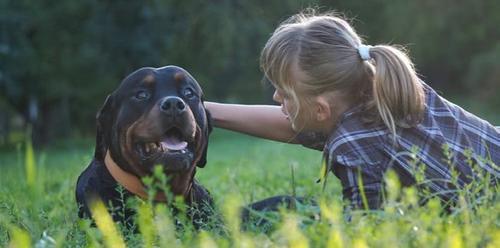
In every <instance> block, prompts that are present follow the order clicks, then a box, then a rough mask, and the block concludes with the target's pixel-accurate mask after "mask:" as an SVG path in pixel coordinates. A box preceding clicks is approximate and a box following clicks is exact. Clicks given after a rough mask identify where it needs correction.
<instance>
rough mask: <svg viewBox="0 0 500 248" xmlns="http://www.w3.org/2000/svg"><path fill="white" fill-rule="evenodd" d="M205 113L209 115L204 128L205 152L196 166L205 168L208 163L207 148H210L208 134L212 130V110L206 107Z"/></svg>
mask: <svg viewBox="0 0 500 248" xmlns="http://www.w3.org/2000/svg"><path fill="white" fill-rule="evenodd" d="M204 110H205V115H206V117H207V126H206V128H205V130H203V136H204V137H203V149H202V151H203V153H202V155H201V157H200V159H199V160H198V163H196V166H198V167H200V168H203V167H205V165H206V164H207V150H208V136H210V133H211V132H212V116H211V115H210V112H208V110H207V109H205V108H204Z"/></svg>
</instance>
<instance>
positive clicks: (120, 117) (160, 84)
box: [95, 66, 211, 177]
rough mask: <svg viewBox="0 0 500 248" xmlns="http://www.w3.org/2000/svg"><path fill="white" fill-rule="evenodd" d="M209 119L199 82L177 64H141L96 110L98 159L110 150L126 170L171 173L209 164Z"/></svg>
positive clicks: (143, 173)
mask: <svg viewBox="0 0 500 248" xmlns="http://www.w3.org/2000/svg"><path fill="white" fill-rule="evenodd" d="M210 131H211V125H210V117H209V116H208V112H206V110H205V108H204V106H203V92H202V90H201V88H200V86H199V85H198V83H197V82H196V80H195V79H194V78H193V77H192V76H191V75H190V74H189V73H188V72H187V71H185V70H184V69H182V68H180V67H177V66H165V67H162V68H141V69H139V70H137V71H135V72H133V73H132V74H130V75H128V76H127V77H126V78H125V79H124V80H123V81H122V83H121V85H120V86H119V87H118V88H117V89H116V90H115V91H114V92H113V93H112V94H111V95H109V96H108V97H107V99H106V101H105V103H104V105H103V107H102V108H101V110H100V111H99V112H98V114H97V144H96V150H95V158H96V159H99V160H103V159H104V156H105V153H106V151H107V150H109V151H110V152H111V156H112V158H113V160H114V161H115V162H116V163H117V164H118V165H119V166H120V167H121V168H122V169H124V170H125V171H127V172H129V173H132V174H134V175H136V176H138V177H143V176H146V175H150V174H151V173H152V171H153V168H154V167H155V166H156V165H161V166H162V167H163V170H164V172H165V173H166V174H167V175H168V174H172V175H176V174H186V173H188V174H189V173H190V172H192V171H193V170H194V164H196V165H197V166H199V167H203V166H204V165H205V163H206V155H207V154H206V153H207V143H208V135H209V133H210Z"/></svg>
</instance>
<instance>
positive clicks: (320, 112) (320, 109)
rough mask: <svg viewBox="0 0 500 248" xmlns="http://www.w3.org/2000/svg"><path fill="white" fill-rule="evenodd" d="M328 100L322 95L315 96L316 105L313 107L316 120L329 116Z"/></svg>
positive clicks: (330, 112)
mask: <svg viewBox="0 0 500 248" xmlns="http://www.w3.org/2000/svg"><path fill="white" fill-rule="evenodd" d="M331 110H332V109H331V106H330V103H329V102H328V100H327V99H326V98H325V97H323V96H318V97H316V106H315V109H314V117H315V118H316V121H325V120H328V119H330V118H331V116H332V111H331Z"/></svg>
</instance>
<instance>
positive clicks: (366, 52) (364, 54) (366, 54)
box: [358, 44, 372, 61]
mask: <svg viewBox="0 0 500 248" xmlns="http://www.w3.org/2000/svg"><path fill="white" fill-rule="evenodd" d="M370 48H372V46H370V45H363V44H361V45H359V46H358V53H359V56H360V57H361V59H362V60H363V61H365V60H370V59H372V57H371V56H370Z"/></svg>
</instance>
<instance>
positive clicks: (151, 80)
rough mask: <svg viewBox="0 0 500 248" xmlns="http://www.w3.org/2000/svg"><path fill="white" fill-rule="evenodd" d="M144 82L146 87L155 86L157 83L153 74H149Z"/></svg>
mask: <svg viewBox="0 0 500 248" xmlns="http://www.w3.org/2000/svg"><path fill="white" fill-rule="evenodd" d="M142 82H143V83H144V85H145V86H153V84H154V83H155V77H154V76H153V74H149V75H147V76H146V77H144V79H142Z"/></svg>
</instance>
